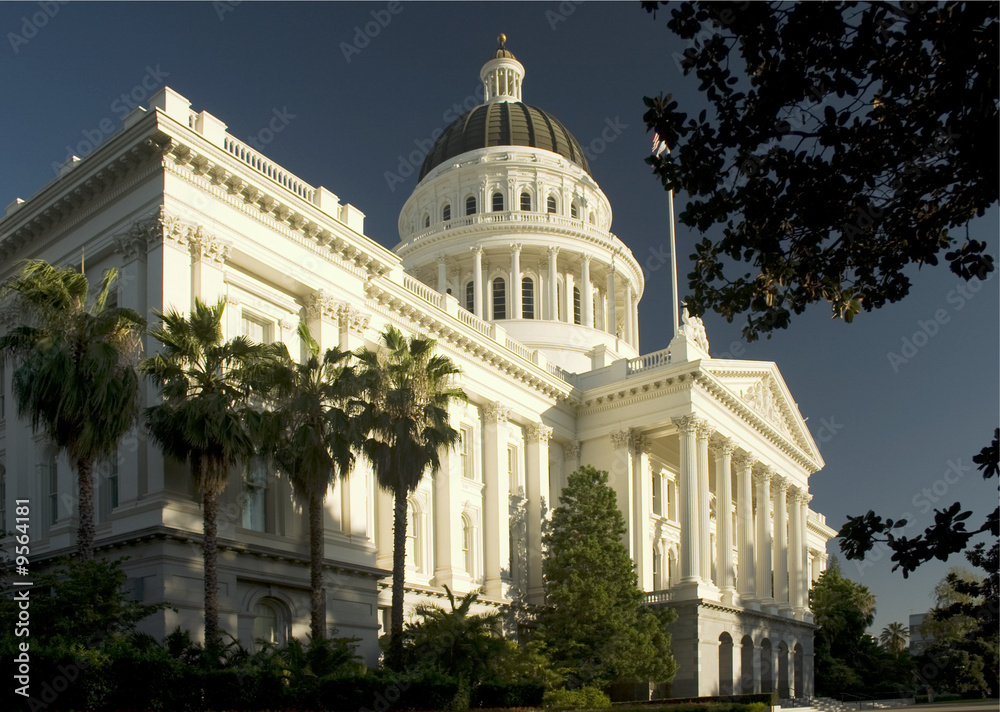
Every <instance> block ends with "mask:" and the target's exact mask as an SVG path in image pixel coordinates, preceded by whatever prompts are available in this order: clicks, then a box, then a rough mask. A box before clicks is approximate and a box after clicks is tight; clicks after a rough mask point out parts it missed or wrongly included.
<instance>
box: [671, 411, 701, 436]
mask: <svg viewBox="0 0 1000 712" xmlns="http://www.w3.org/2000/svg"><path fill="white" fill-rule="evenodd" d="M672 420H673V423H674V425H676V426H677V429H678V430H680V431H681V432H682V433H697V432H698V431H699V430H700V429H701V426H702V425H703V424H704V423H705V421H704V420H702V419H701V418H697V417H695V416H693V415H685V416H684V417H683V418H673V419H672Z"/></svg>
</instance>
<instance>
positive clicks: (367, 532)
mask: <svg viewBox="0 0 1000 712" xmlns="http://www.w3.org/2000/svg"><path fill="white" fill-rule="evenodd" d="M524 74H525V72H524V68H523V66H522V65H521V64H520V63H519V62H518V61H517V60H516V58H515V57H514V55H513V54H511V53H510V51H509V50H507V49H506V48H505V46H504V43H503V41H501V45H500V47H499V48H498V49H497V51H496V52H495V53H494V54H493V55H492V56H491V57H490V59H489V60H488V61H487V63H486V64H485V66H484V67H483V68H482V71H481V74H480V76H481V79H482V81H483V84H484V89H485V93H486V101H485V103H484V104H483V105H482V106H480V107H477V108H476V109H474V110H473V111H471V112H469V114H467V115H465V116H463V117H461V118H459V119H458V120H456V122H455V123H454V124H452V126H450V127H449V128H448V129H447V130H446V131H445V132H444V134H442V136H441V137H440V138H439V139H438V141H437V142H436V144H435V146H434V147H433V148H432V149H431V151H430V153H429V154H428V156H427V159H426V160H425V163H424V166H423V168H422V170H421V179H420V182H419V183H418V185H417V186H416V188H415V189H414V191H413V194H412V195H411V196H410V198H409V199H408V200H407V202H406V204H405V205H404V207H403V209H402V211H401V213H400V216H399V233H400V235H399V237H400V242H399V244H398V245H397V246H396V247H395V249H394V250H392V251H390V250H387V249H385V248H383V247H381V246H380V245H379V244H378V243H376V242H375V241H374V240H372V239H371V238H369V237H368V236H366V235H365V234H364V214H363V213H362V212H361V211H360V210H358V209H357V208H356V207H354V206H352V205H348V204H342V203H341V202H340V201H339V200H338V198H337V196H336V195H335V194H334V193H332V192H331V191H329V190H328V189H326V188H324V187H318V186H312V185H309V184H308V183H306V182H305V181H303V180H301V179H300V178H298V177H296V176H295V175H294V174H292V173H291V172H289V171H288V170H287V169H285V168H283V167H281V166H279V165H277V164H275V163H274V162H273V161H271V160H269V159H268V158H267V157H266V156H264V155H263V154H261V153H260V152H259V151H256V150H254V149H252V148H251V147H250V146H248V145H246V144H245V143H243V142H241V141H240V140H239V139H238V138H236V137H234V136H232V135H230V134H229V133H227V131H226V125H225V124H224V123H223V122H222V121H221V120H220V119H219V118H216V117H215V116H213V115H212V114H210V113H208V112H207V111H200V112H196V111H194V110H192V108H191V106H190V103H189V102H188V101H187V100H186V99H185V98H184V97H183V96H181V95H180V94H178V93H177V92H175V91H173V90H172V89H169V88H166V89H164V90H162V91H161V92H160V93H159V94H158V95H156V96H155V97H154V98H153V99H152V100H151V102H150V104H149V106H148V107H145V108H139V109H136V110H135V111H134V112H133V113H132V114H130V115H129V116H127V117H126V118H125V119H124V122H123V124H124V125H123V128H122V130H121V131H120V132H118V133H117V134H115V135H114V136H113V137H111V138H110V139H108V141H106V142H105V143H104V144H103V145H102V146H101V147H99V148H98V149H97V150H96V151H94V152H93V154H91V155H90V156H88V157H87V159H86V160H82V161H81V160H71V161H70V162H68V163H67V164H66V165H64V166H63V169H62V172H61V174H60V176H59V177H58V178H57V179H56V180H54V181H53V182H52V183H50V184H49V185H47V186H46V187H45V188H43V189H42V190H41V191H40V192H39V193H37V194H36V195H34V196H33V197H32V198H31V199H29V200H27V201H22V200H20V199H18V200H15V201H14V202H13V203H11V204H10V205H9V206H8V208H7V211H6V216H5V217H4V218H2V219H0V265H2V267H0V278H3V279H6V278H7V277H9V276H11V274H13V272H14V270H15V269H16V268H17V263H18V261H19V260H21V259H24V258H28V257H32V258H42V259H45V260H47V261H49V262H52V263H54V264H79V261H80V255H81V251H85V253H86V267H87V272H88V274H89V276H90V277H91V279H92V280H93V279H95V278H97V277H98V276H99V275H100V274H101V272H102V271H103V270H104V269H106V268H108V267H112V266H114V267H117V268H118V269H119V270H120V271H121V275H122V278H121V280H120V282H119V284H118V287H117V292H116V294H115V299H117V300H118V303H119V304H121V305H123V306H128V307H132V308H134V309H136V310H137V311H139V312H140V313H143V314H147V315H149V314H150V312H151V310H152V309H165V308H170V307H173V308H176V309H179V310H182V311H183V310H188V309H190V307H191V305H192V303H193V300H194V299H195V298H201V299H202V300H205V301H209V302H214V301H216V300H218V299H220V298H221V299H224V300H225V302H226V305H227V306H226V312H225V330H226V334H225V335H226V337H227V338H228V337H232V336H235V335H237V334H241V333H242V334H246V335H248V336H250V337H252V338H254V339H256V340H259V341H282V342H284V343H285V344H286V345H287V346H288V348H289V351H290V353H292V354H299V353H301V349H302V345H301V344H300V343H299V341H298V337H297V333H296V327H297V325H298V323H299V322H300V321H304V322H305V323H307V324H308V325H309V327H310V328H311V330H312V333H313V334H314V335H316V337H317V340H318V341H319V343H320V346H321V347H322V348H327V347H332V346H339V347H341V348H343V349H349V350H355V349H357V348H358V347H361V346H364V345H368V346H374V345H375V343H376V341H377V338H378V334H379V332H380V331H381V330H382V329H383V328H384V327H385V326H386V325H389V324H392V325H395V326H396V327H398V328H400V329H401V330H403V331H404V332H405V333H410V334H423V335H426V336H429V337H432V338H434V339H436V340H437V341H438V344H439V349H440V350H441V352H442V353H444V354H446V355H448V356H449V357H451V358H452V359H454V360H455V361H456V362H457V363H458V364H459V365H460V366H461V368H462V375H461V379H460V385H461V387H462V388H463V389H464V390H465V391H466V393H467V394H468V396H469V399H468V402H467V403H462V404H456V405H454V406H453V407H452V413H451V417H452V422H453V425H454V426H455V427H456V428H457V429H458V430H459V432H460V433H461V442H460V444H459V446H458V447H457V448H456V449H454V450H452V451H450V452H448V453H446V454H444V455H443V457H442V463H441V468H440V469H439V470H438V471H436V472H434V473H433V474H432V475H428V476H427V477H425V478H424V480H423V482H422V483H421V485H420V486H419V487H418V488H417V490H416V491H415V492H414V493H413V495H412V497H411V498H410V501H409V511H408V514H409V522H410V525H409V530H408V533H407V565H408V568H407V599H406V603H407V606H408V607H409V608H412V607H413V606H414V605H416V604H418V603H421V602H427V601H432V602H439V601H440V599H441V598H442V596H443V592H444V586H448V587H449V588H451V589H452V590H453V591H455V592H456V593H458V594H462V593H465V592H467V591H471V590H480V591H481V597H480V600H481V601H482V604H483V605H484V606H487V607H500V608H502V607H505V606H506V605H507V604H509V603H510V601H511V599H512V598H513V597H515V596H522V597H524V598H525V599H526V600H527V601H528V602H530V603H542V602H543V600H544V597H543V587H542V579H541V571H542V556H543V552H542V547H541V531H542V523H543V521H544V520H545V518H546V517H547V516H548V512H549V511H550V510H551V509H552V508H553V507H555V506H558V504H559V497H560V492H561V491H562V487H563V486H564V484H565V482H566V477H567V475H568V474H569V473H570V472H572V471H573V470H575V469H576V468H577V467H578V466H580V465H581V464H591V465H594V466H595V467H598V468H600V469H604V470H607V471H608V472H609V473H610V481H611V483H612V485H613V486H614V488H615V491H616V493H617V495H618V503H619V506H620V508H621V511H622V513H623V514H624V516H625V519H626V521H627V523H628V529H629V532H628V537H627V541H626V542H625V543H626V545H627V546H628V547H629V551H630V553H631V555H632V558H633V560H634V562H635V566H636V571H637V574H638V579H639V582H640V584H641V586H642V587H643V589H644V590H646V591H647V592H648V593H647V597H648V603H649V605H654V606H670V607H673V608H676V609H677V611H678V613H679V619H678V621H677V622H676V623H675V624H673V625H672V633H673V643H674V653H675V655H676V657H677V659H678V662H679V663H680V670H679V672H678V675H677V678H676V679H675V680H674V682H673V684H672V686H671V687H670V689H669V694H671V695H675V696H687V695H711V694H726V693H731V692H740V691H761V690H772V689H773V690H777V691H779V693H781V694H782V695H785V696H790V695H797V696H803V695H810V694H811V693H812V651H813V647H812V646H813V642H812V641H813V630H814V628H815V627H814V626H813V624H812V622H811V615H810V613H809V611H808V589H809V585H810V582H811V581H812V580H813V579H815V577H816V576H818V575H819V573H820V572H821V571H822V570H823V569H824V568H825V562H826V543H827V540H828V539H829V538H830V537H831V536H832V535H833V534H834V532H833V530H831V529H830V528H829V527H828V526H827V525H826V523H825V520H824V518H823V517H822V515H820V514H817V513H815V512H814V511H812V510H811V509H810V507H809V500H810V495H809V476H810V475H811V474H813V473H814V472H816V471H818V470H819V469H821V468H822V466H823V460H822V457H821V456H820V453H819V451H818V449H817V447H816V444H815V442H814V441H813V439H812V437H811V435H810V434H809V431H808V428H807V427H806V425H805V423H804V421H803V419H802V417H801V415H800V414H799V412H798V410H797V407H796V405H795V402H794V400H793V399H792V397H791V394H790V393H789V392H788V389H787V387H786V386H785V384H784V382H783V380H782V378H781V374H780V373H779V371H778V369H777V367H776V365H775V364H774V363H770V362H756V361H742V360H730V359H714V358H711V357H710V356H709V353H708V340H707V337H706V334H705V330H704V327H703V326H702V325H701V322H700V321H699V320H698V319H696V318H689V317H686V318H685V320H684V324H683V326H682V327H681V328H680V329H678V331H677V333H676V334H675V335H674V337H673V339H672V341H671V342H670V345H669V346H668V348H666V349H664V350H662V351H657V352H654V353H647V354H642V353H641V351H640V349H639V324H638V309H637V307H638V302H639V300H640V298H641V297H642V292H643V274H642V270H641V269H640V266H639V264H638V263H637V261H636V260H635V258H634V256H633V255H632V253H631V251H630V250H629V248H628V246H627V245H626V244H625V243H624V242H623V241H622V240H620V239H619V238H618V237H617V236H615V235H614V234H613V233H612V232H611V231H610V227H611V220H612V211H611V206H610V204H609V202H608V200H607V198H606V197H605V195H604V194H603V193H602V192H601V189H600V187H599V186H598V184H597V183H596V181H595V180H594V178H593V176H592V175H591V173H590V170H589V167H588V165H587V162H586V158H585V157H584V155H583V152H582V150H581V148H580V145H579V143H577V141H576V139H575V138H573V136H572V135H571V134H570V133H569V131H567V130H566V129H565V127H564V126H563V125H562V124H561V123H560V122H559V121H558V120H557V119H555V118H554V117H552V116H551V115H549V114H547V113H546V112H544V111H542V110H540V109H537V108H534V107H530V106H528V105H526V104H524V103H523V102H522V100H521V99H522V90H523V87H522V82H523V78H524ZM16 319H17V315H16V314H11V313H10V312H9V311H7V312H6V313H4V320H5V324H4V326H9V325H10V324H12V323H14V322H15V321H16ZM146 347H147V349H148V348H152V347H153V346H152V344H151V343H149V340H148V339H147V343H146ZM8 371H9V369H8ZM0 382H2V385H3V391H2V393H3V394H6V395H9V394H10V374H9V372H8V373H5V374H3V376H2V379H0ZM145 388H146V392H145V394H144V399H145V402H146V403H150V402H154V401H155V399H156V398H157V393H156V392H155V389H154V388H153V387H152V386H145ZM2 405H3V408H4V409H3V411H2V418H3V419H2V421H0V468H2V469H0V475H2V479H0V482H2V483H3V487H2V488H0V492H2V495H3V496H2V498H0V499H2V503H3V508H2V514H3V515H5V516H6V517H7V518H8V519H10V518H11V517H12V514H11V513H12V512H13V505H14V499H15V498H17V499H23V498H30V499H31V501H32V502H33V503H35V504H34V506H33V508H32V527H33V529H32V531H33V533H34V536H33V539H34V546H33V549H32V551H33V553H35V554H36V555H37V556H38V557H39V560H40V561H46V560H51V559H52V558H53V557H55V556H58V555H60V554H64V553H69V552H71V551H72V550H73V547H74V541H75V532H76V528H77V520H76V518H77V511H76V506H75V495H74V483H75V474H74V473H72V472H71V469H70V467H69V463H68V462H67V461H66V459H65V458H64V457H62V456H60V455H58V454H56V453H54V452H53V450H52V448H51V447H50V446H49V444H48V443H46V442H45V440H44V438H43V437H41V436H40V435H38V434H36V433H33V432H32V431H31V429H30V427H29V426H28V425H27V424H26V423H25V422H23V421H20V420H18V419H17V418H16V417H14V404H13V402H12V400H11V399H10V398H9V397H8V398H6V399H5V400H4V401H3V403H2ZM97 484H98V507H97V518H98V527H97V542H96V543H97V547H98V552H99V553H100V554H102V555H107V556H116V557H117V556H120V555H123V554H124V555H128V556H129V557H130V559H129V560H128V561H127V562H126V564H125V566H124V568H125V570H126V571H127V572H128V576H129V584H130V587H131V589H132V591H133V594H134V595H135V596H137V597H139V598H141V599H142V600H144V601H147V602H155V601H169V602H170V603H171V604H172V606H173V607H174V609H173V610H164V611H161V612H160V613H159V614H157V616H156V617H155V618H154V619H153V620H151V621H148V622H147V626H148V630H149V631H150V632H152V633H154V634H156V635H160V636H162V635H165V634H166V633H168V632H169V631H170V630H172V629H173V628H174V627H175V626H177V625H180V626H181V627H184V628H187V629H189V630H191V631H192V632H194V631H200V627H201V616H202V613H201V601H202V590H203V588H202V572H201V566H202V562H201V549H200V541H201V539H200V531H201V512H200V511H199V505H198V501H197V498H196V497H195V494H194V490H193V485H192V481H191V478H190V476H189V475H188V473H187V472H186V469H185V466H184V465H183V464H181V463H178V462H175V461H172V460H169V459H166V458H164V457H163V455H162V454H161V453H160V452H159V450H158V449H157V448H156V447H155V446H154V445H153V444H152V443H150V442H149V441H148V440H147V439H146V438H145V436H144V435H143V433H141V432H139V431H137V432H136V433H134V434H132V435H130V436H129V437H127V438H126V439H125V440H124V441H123V443H122V445H121V447H120V449H119V453H118V457H117V458H116V459H114V460H113V461H111V462H107V463H104V464H102V466H101V467H100V468H99V473H98V477H97ZM325 517H326V521H325V524H326V542H325V559H326V561H325V572H324V576H325V589H326V591H325V601H326V612H327V619H328V622H329V623H330V625H331V626H335V627H336V628H337V629H338V631H339V634H340V635H350V636H356V637H358V638H360V639H361V641H362V642H361V650H360V652H361V653H362V654H363V655H364V656H365V657H366V658H367V659H368V660H369V661H370V662H374V661H375V660H376V659H377V657H378V645H377V636H378V635H379V632H380V630H381V629H382V627H383V626H384V623H385V621H386V620H387V608H388V605H389V598H390V591H389V590H388V588H387V586H388V576H389V569H390V568H391V557H392V531H391V527H392V506H391V499H390V496H389V495H388V494H387V493H384V492H382V491H380V490H379V489H378V488H377V487H376V486H375V484H374V479H373V477H372V474H371V472H370V471H369V470H368V469H367V467H366V465H365V463H364V462H362V461H361V460H359V462H358V465H357V466H356V468H355V470H354V471H353V472H352V473H351V475H350V477H349V478H347V479H345V480H342V481H338V482H336V483H335V484H334V486H333V487H331V489H330V492H329V493H328V497H327V504H326V511H325ZM219 519H220V526H219V540H220V560H219V567H220V592H219V593H220V620H221V624H222V627H223V629H224V630H228V631H231V632H233V633H237V634H238V636H239V637H240V639H241V640H243V641H245V642H246V643H248V644H252V641H253V640H255V639H256V638H261V637H263V638H267V639H271V640H275V641H279V642H280V641H281V640H283V639H286V638H287V637H288V636H292V635H294V636H299V637H301V636H304V635H305V634H306V633H307V632H308V626H309V591H308V583H309V574H308V568H307V565H306V564H307V560H308V541H307V532H306V529H307V527H306V522H305V517H304V516H303V515H302V513H301V511H300V510H299V509H298V508H297V507H296V505H295V504H294V502H293V500H292V499H291V492H290V487H289V483H288V482H287V480H285V479H284V478H282V477H279V476H277V475H276V474H275V473H273V472H270V471H269V470H268V468H266V467H263V466H260V465H249V466H247V467H246V468H243V469H242V470H241V471H235V472H233V473H231V479H230V483H229V487H228V488H227V490H226V492H225V493H224V494H223V495H222V497H221V498H220V518H219Z"/></svg>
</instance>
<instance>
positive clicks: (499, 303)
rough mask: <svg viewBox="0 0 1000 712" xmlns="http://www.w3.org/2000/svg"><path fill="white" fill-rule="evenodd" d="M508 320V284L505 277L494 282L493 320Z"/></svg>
mask: <svg viewBox="0 0 1000 712" xmlns="http://www.w3.org/2000/svg"><path fill="white" fill-rule="evenodd" d="M506 318H507V284H506V282H505V281H504V278H503V277H497V278H496V279H494V280H493V319H494V320H496V319H506Z"/></svg>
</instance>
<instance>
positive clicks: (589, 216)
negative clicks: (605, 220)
mask: <svg viewBox="0 0 1000 712" xmlns="http://www.w3.org/2000/svg"><path fill="white" fill-rule="evenodd" d="M587 220H588V222H590V224H591V225H594V224H596V222H597V221H596V220H595V219H594V213H593V211H591V212H590V214H589V215H588V216H587Z"/></svg>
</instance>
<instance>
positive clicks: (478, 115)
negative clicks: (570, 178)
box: [419, 101, 590, 180]
mask: <svg viewBox="0 0 1000 712" xmlns="http://www.w3.org/2000/svg"><path fill="white" fill-rule="evenodd" d="M488 146H527V147H530V148H541V149H545V150H546V151H552V152H553V153H558V154H559V155H560V156H562V157H563V158H566V159H568V160H570V161H572V162H573V163H575V164H576V165H578V166H580V168H582V169H583V170H585V171H586V172H587V173H588V174H590V166H588V165H587V158H586V156H584V155H583V149H582V148H580V142H579V141H577V140H576V139H575V138H574V137H573V134H571V133H570V132H569V131H568V130H567V129H566V127H565V126H563V125H562V123H561V122H560V121H559V120H558V119H556V118H555V117H554V116H552V115H551V114H548V113H546V112H544V111H542V110H541V109H538V108H536V107H534V106H528V105H527V104H523V103H521V102H519V101H517V102H514V101H501V102H494V103H490V104H482V105H480V106H477V107H476V108H475V109H473V110H472V111H470V112H469V113H468V114H465V115H464V116H460V117H458V118H457V119H456V120H455V121H453V122H452V123H451V125H450V126H448V128H446V129H445V130H444V133H443V134H441V136H440V137H438V140H437V141H435V142H434V146H433V147H431V150H430V152H429V153H428V154H427V157H426V158H425V159H424V164H423V166H421V168H420V178H419V180H423V178H424V176H426V175H427V174H428V173H430V172H431V171H432V170H433V169H434V168H436V167H437V166H439V165H441V164H442V163H444V162H445V161H447V160H448V159H450V158H454V157H455V156H457V155H459V154H461V153H465V152H466V151H475V150H476V149H479V148H487V147H488Z"/></svg>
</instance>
